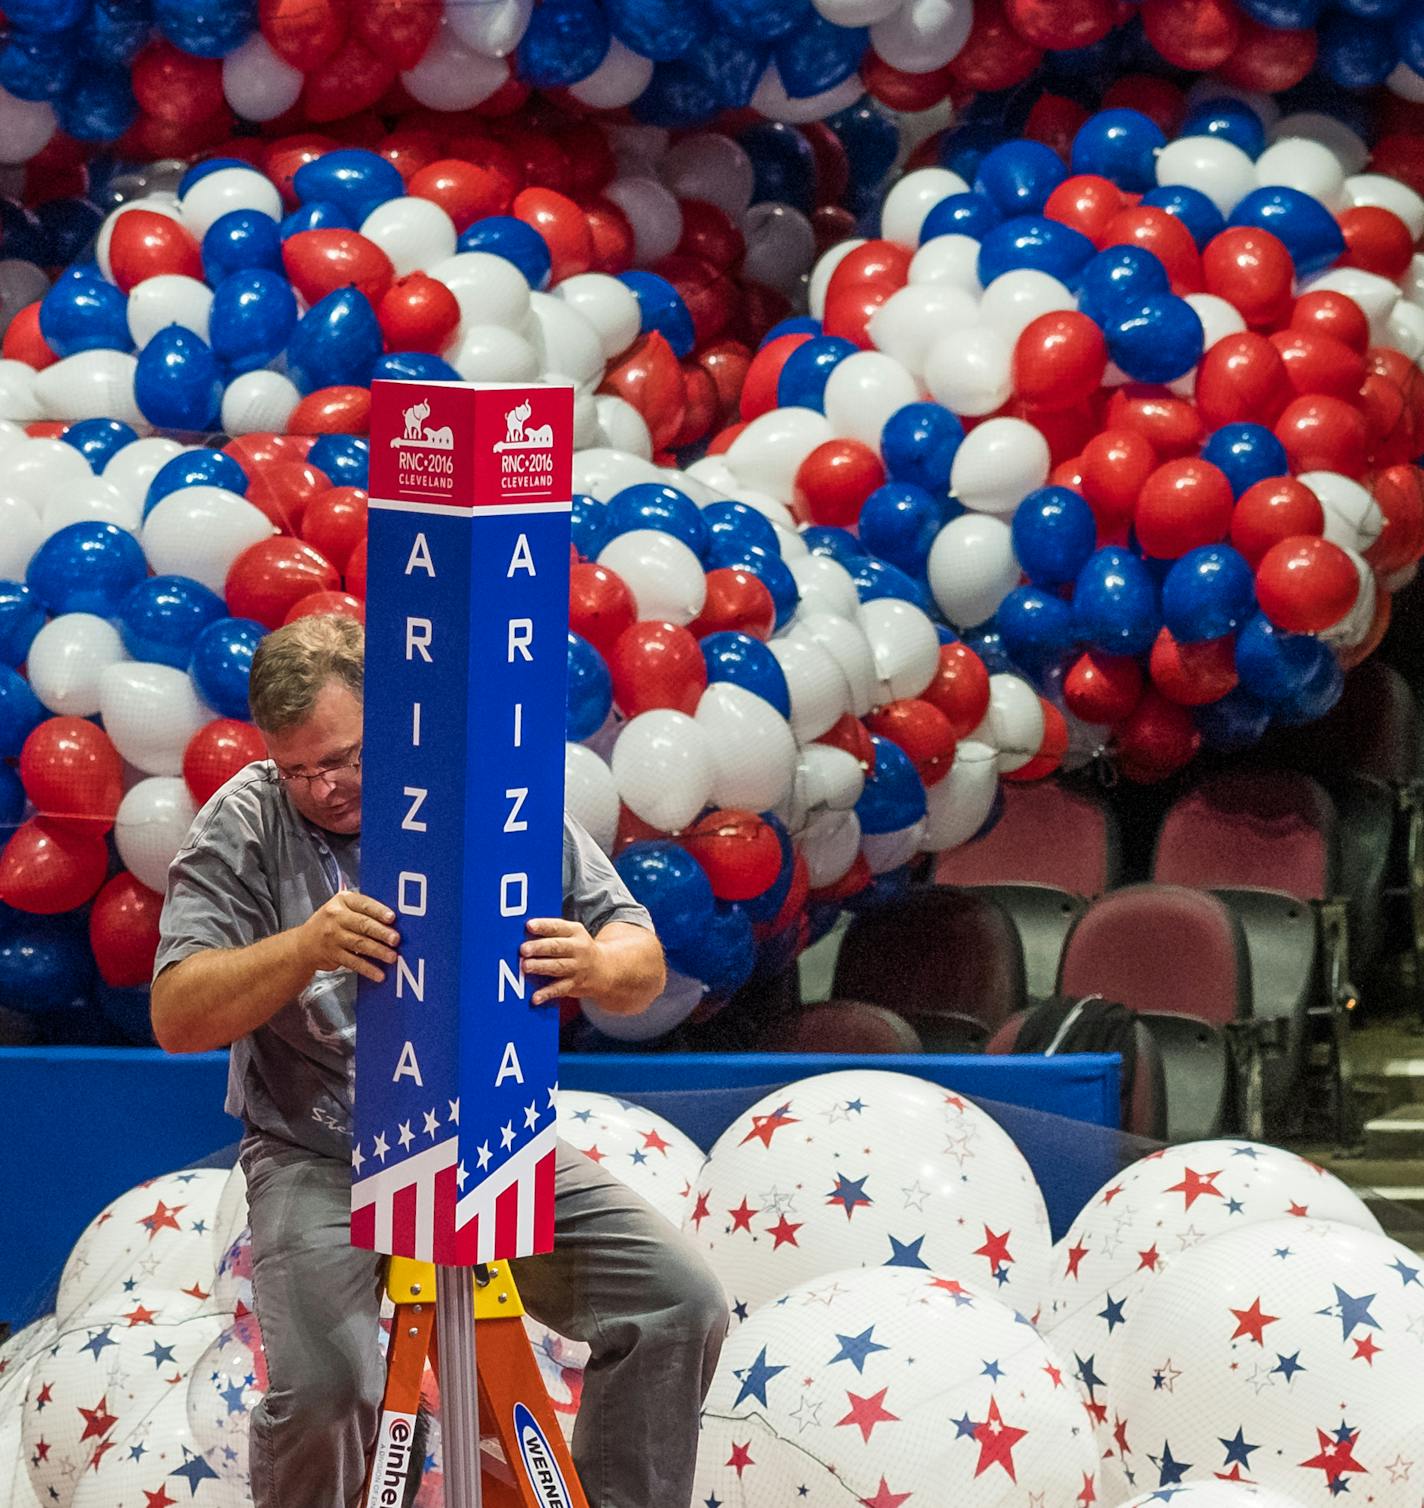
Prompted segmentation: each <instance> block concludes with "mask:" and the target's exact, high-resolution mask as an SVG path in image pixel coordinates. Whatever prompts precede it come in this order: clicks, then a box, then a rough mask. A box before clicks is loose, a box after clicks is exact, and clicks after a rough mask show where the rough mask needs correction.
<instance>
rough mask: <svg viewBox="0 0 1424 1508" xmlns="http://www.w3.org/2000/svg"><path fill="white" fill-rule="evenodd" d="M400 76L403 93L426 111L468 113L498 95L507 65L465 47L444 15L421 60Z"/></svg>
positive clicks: (504, 79)
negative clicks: (426, 109)
mask: <svg viewBox="0 0 1424 1508" xmlns="http://www.w3.org/2000/svg"><path fill="white" fill-rule="evenodd" d="M471 8H472V9H477V8H478V7H471ZM400 77H401V83H402V84H403V85H404V86H405V90H406V93H407V94H409V95H410V97H411V98H412V99H413V100H415V101H417V103H419V104H422V105H425V106H426V107H427V108H428V109H431V110H469V109H472V108H473V107H474V106H475V105H482V104H483V103H484V102H485V101H486V100H487V99H489V98H490V96H491V95H493V94H498V93H499V91H500V89H501V88H502V87H503V86H504V84H505V83H507V82H508V80H509V64H508V63H507V62H506V61H505V60H504V59H503V58H491V57H486V56H485V55H484V54H483V53H480V52H476V51H475V49H474V48H473V47H468V46H466V44H465V43H464V42H463V41H461V39H460V38H459V36H458V35H457V34H456V33H455V31H454V30H453V29H452V27H451V25H450V22H449V20H448V12H447V15H446V16H443V17H442V18H441V24H440V29H439V30H438V31H437V32H436V33H435V35H434V37H432V38H431V40H430V45H429V46H428V47H427V48H426V49H425V51H424V53H422V54H421V57H420V61H419V62H418V63H416V64H415V66H414V67H412V68H407V69H406V70H405V71H404V72H403V73H402V74H401V76H400Z"/></svg>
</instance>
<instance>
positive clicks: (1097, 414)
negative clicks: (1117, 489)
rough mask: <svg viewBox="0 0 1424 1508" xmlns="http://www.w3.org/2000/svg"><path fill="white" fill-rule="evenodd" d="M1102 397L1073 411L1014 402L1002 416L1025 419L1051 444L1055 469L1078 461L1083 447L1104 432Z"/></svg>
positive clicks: (1016, 399) (1074, 406)
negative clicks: (1069, 462) (1062, 463)
mask: <svg viewBox="0 0 1424 1508" xmlns="http://www.w3.org/2000/svg"><path fill="white" fill-rule="evenodd" d="M1099 396H1100V395H1099V394H1098V393H1094V394H1093V396H1092V398H1089V399H1087V400H1084V401H1082V402H1079V403H1075V404H1073V405H1072V406H1071V407H1069V408H1035V407H1034V405H1033V404H1031V403H1026V402H1024V401H1023V400H1022V399H1019V398H1014V399H1012V400H1011V401H1010V402H1009V404H1008V406H1007V407H1006V408H1003V409H1000V410H999V412H1000V413H1003V414H1006V415H1007V416H1008V417H1009V418H1011V419H1024V420H1026V421H1027V422H1028V423H1029V424H1032V425H1033V427H1034V428H1035V429H1036V430H1037V431H1038V432H1039V434H1041V435H1042V436H1043V438H1044V439H1045V440H1046V441H1047V442H1048V455H1049V459H1050V461H1051V462H1052V464H1053V465H1054V466H1058V465H1059V464H1060V463H1061V462H1063V461H1066V460H1069V459H1070V458H1075V457H1076V456H1077V455H1078V453H1079V451H1081V450H1082V448H1083V446H1084V445H1086V444H1087V443H1088V442H1089V440H1091V439H1093V437H1094V436H1096V435H1097V433H1098V432H1099V430H1100V429H1101V428H1102V413H1101V409H1100V405H1099V404H1098V402H1097V401H1096V400H1097V398H1098V397H1099Z"/></svg>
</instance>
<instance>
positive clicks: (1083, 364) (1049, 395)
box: [1013, 309, 1108, 409]
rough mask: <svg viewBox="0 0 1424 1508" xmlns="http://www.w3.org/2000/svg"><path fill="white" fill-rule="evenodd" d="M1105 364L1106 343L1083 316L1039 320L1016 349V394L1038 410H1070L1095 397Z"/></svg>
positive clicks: (1059, 313) (1068, 313)
mask: <svg viewBox="0 0 1424 1508" xmlns="http://www.w3.org/2000/svg"><path fill="white" fill-rule="evenodd" d="M1107 364H1108V347H1107V341H1106V340H1104V339H1103V332H1102V330H1101V328H1100V327H1099V326H1098V325H1097V324H1096V323H1095V322H1094V321H1093V320H1091V319H1089V318H1088V316H1087V315H1086V314H1079V313H1078V312H1077V311H1076V310H1074V309H1060V310H1055V311H1053V312H1052V313H1050V314H1040V315H1039V316H1038V318H1037V319H1035V320H1031V321H1030V322H1029V323H1028V325H1026V326H1025V327H1024V330H1023V333H1022V334H1021V335H1020V336H1019V338H1018V342H1017V343H1016V344H1015V346H1014V366H1013V380H1014V391H1015V392H1016V393H1017V394H1018V396H1019V397H1020V398H1022V399H1023V401H1024V402H1025V403H1029V404H1033V405H1035V406H1036V407H1038V408H1043V409H1062V408H1072V407H1073V405H1074V404H1077V403H1082V402H1084V401H1085V400H1086V399H1087V398H1089V397H1090V396H1091V395H1092V394H1093V393H1096V392H1097V390H1098V387H1099V384H1100V383H1101V382H1102V380H1103V373H1104V372H1105V371H1106V370H1107Z"/></svg>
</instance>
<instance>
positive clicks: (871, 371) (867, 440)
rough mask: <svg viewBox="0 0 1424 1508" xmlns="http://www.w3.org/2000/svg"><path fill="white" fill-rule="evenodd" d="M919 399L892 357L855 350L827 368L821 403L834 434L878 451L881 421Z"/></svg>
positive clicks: (914, 386) (912, 381)
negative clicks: (828, 373)
mask: <svg viewBox="0 0 1424 1508" xmlns="http://www.w3.org/2000/svg"><path fill="white" fill-rule="evenodd" d="M919 397H920V389H919V385H918V384H917V383H916V381H915V379H914V378H913V377H912V376H911V375H910V374H909V373H908V372H907V371H906V370H905V368H904V367H902V366H901V365H900V363H899V362H898V361H896V360H895V358H894V357H893V356H887V355H886V354H885V353H884V352H883V351H857V352H856V353H855V354H854V355H853V356H847V357H846V359H845V360H844V361H839V362H837V363H836V365H835V366H834V367H832V368H831V375H830V376H829V377H828V378H827V379H826V387H825V393H824V395H823V399H822V401H823V403H824V405H825V410H826V419H827V421H828V422H829V423H830V426H831V430H832V432H833V433H834V434H836V435H838V436H842V437H844V438H846V439H850V440H859V441H860V442H861V443H862V444H864V445H868V446H869V447H870V448H871V449H872V450H874V451H879V449H880V431H881V430H882V429H884V428H885V421H886V420H887V419H888V418H889V417H890V415H891V414H893V413H895V412H896V411H897V410H899V409H902V408H904V406H905V405H906V404H907V403H914V402H915V401H916V400H917V399H918V398H919Z"/></svg>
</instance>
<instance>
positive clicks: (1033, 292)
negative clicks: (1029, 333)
mask: <svg viewBox="0 0 1424 1508" xmlns="http://www.w3.org/2000/svg"><path fill="white" fill-rule="evenodd" d="M1077 307H1078V301H1077V299H1075V298H1074V297H1073V295H1072V294H1071V293H1070V292H1069V291H1068V288H1067V286H1066V285H1065V284H1063V283H1060V282H1059V281H1058V279H1057V278H1055V277H1050V276H1049V275H1048V273H1046V272H1039V271H1038V270H1037V269H1036V268H1033V267H1019V268H1016V269H1015V270H1014V271H1012V272H1004V273H1001V274H1000V275H999V276H998V277H996V278H995V279H994V281H993V282H992V283H990V284H989V286H988V287H987V288H986V289H985V290H984V297H983V298H982V299H981V300H980V302H979V317H980V319H981V320H982V321H983V323H984V324H986V325H988V326H989V328H990V329H991V330H996V331H998V333H999V334H1000V335H1002V336H1003V337H1004V339H1005V340H1007V341H1008V342H1009V344H1010V346H1012V345H1013V344H1014V343H1015V342H1016V341H1017V340H1018V338H1019V336H1020V335H1022V334H1023V332H1024V331H1025V330H1026V329H1027V328H1028V327H1029V325H1031V324H1032V323H1033V322H1034V320H1036V319H1037V318H1038V317H1039V315H1040V314H1053V313H1055V312H1057V311H1058V310H1060V309H1076V308H1077Z"/></svg>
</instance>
